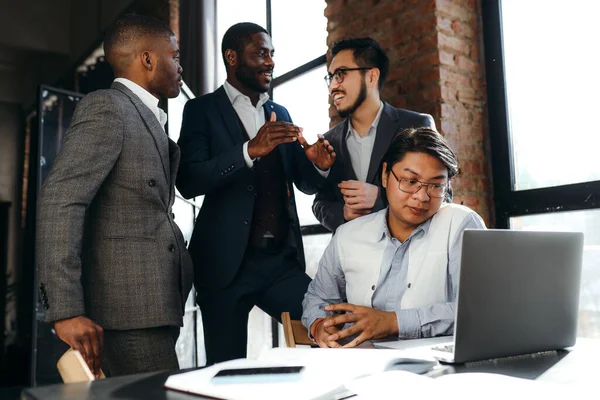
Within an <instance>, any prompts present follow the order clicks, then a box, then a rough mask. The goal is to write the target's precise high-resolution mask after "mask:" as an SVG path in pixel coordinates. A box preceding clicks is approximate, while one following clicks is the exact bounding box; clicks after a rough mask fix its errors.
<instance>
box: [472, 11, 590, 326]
mask: <svg viewBox="0 0 600 400" xmlns="http://www.w3.org/2000/svg"><path fill="white" fill-rule="evenodd" d="M482 9H483V27H484V38H485V54H486V74H487V79H488V102H489V115H490V136H491V142H492V143H491V144H492V164H493V173H494V176H493V179H494V197H495V203H496V225H497V227H499V228H513V229H526V230H551V231H579V232H583V233H584V237H585V246H584V255H583V274H582V288H581V299H580V300H581V301H580V315H579V332H578V334H579V336H583V337H600V251H599V249H600V237H599V236H600V234H599V231H598V227H599V226H600V210H599V209H600V181H599V179H600V164H599V163H598V162H597V155H596V153H597V151H598V150H597V149H598V147H600V132H599V130H600V128H598V126H597V124H594V123H589V121H591V120H593V117H594V115H595V114H596V112H597V110H598V109H599V108H600V100H598V96H597V94H598V93H600V83H599V82H598V80H597V79H594V78H593V77H594V76H595V75H596V73H595V69H596V65H597V64H598V61H600V56H598V54H597V52H594V51H590V50H589V49H592V48H596V47H597V43H596V42H597V37H598V35H597V33H596V31H595V28H594V27H595V22H596V21H595V19H596V15H597V13H598V12H599V11H600V3H598V2H593V1H587V0H573V1H571V2H569V3H568V4H567V3H565V2H548V1H543V0H528V1H517V0H499V1H489V2H488V1H486V2H483V3H482ZM557 21H560V29H556V26H557V25H556V24H557Z"/></svg>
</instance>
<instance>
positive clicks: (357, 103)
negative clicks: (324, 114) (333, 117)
mask: <svg viewBox="0 0 600 400" xmlns="http://www.w3.org/2000/svg"><path fill="white" fill-rule="evenodd" d="M366 98H367V82H366V81H365V77H364V76H363V78H362V82H361V85H360V92H359V93H358V97H357V98H356V100H354V103H352V105H351V106H350V107H348V108H346V109H344V110H338V114H339V115H340V117H342V118H347V117H349V116H350V115H352V113H353V112H354V111H356V109H357V108H358V107H360V105H361V104H362V103H364V101H365V99H366Z"/></svg>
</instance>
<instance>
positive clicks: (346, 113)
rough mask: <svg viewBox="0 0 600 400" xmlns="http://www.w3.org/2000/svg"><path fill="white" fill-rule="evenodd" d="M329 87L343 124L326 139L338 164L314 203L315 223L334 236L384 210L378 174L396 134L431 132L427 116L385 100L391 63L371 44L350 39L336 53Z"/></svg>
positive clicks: (332, 51) (335, 50)
mask: <svg viewBox="0 0 600 400" xmlns="http://www.w3.org/2000/svg"><path fill="white" fill-rule="evenodd" d="M331 55H332V57H333V58H332V60H331V64H330V65H329V72H328V74H327V76H326V77H325V81H326V82H327V85H328V87H329V94H330V95H331V97H332V99H333V104H334V106H335V108H336V109H337V111H338V113H339V115H340V116H341V117H343V118H345V119H344V121H342V122H341V123H339V124H338V125H336V126H334V127H333V128H332V129H331V130H330V131H329V132H327V133H326V134H325V138H326V139H327V140H329V143H330V144H331V145H332V146H333V148H334V149H336V153H337V162H336V163H335V164H334V165H333V166H332V167H331V171H330V174H329V176H328V178H327V184H326V185H325V186H324V187H323V188H322V189H321V190H319V192H318V193H317V195H316V196H315V200H314V203H313V213H314V214H315V217H317V219H318V220H319V221H320V222H321V224H322V225H323V226H325V227H326V228H327V229H329V230H330V231H332V232H333V231H335V230H336V229H337V227H338V226H340V225H342V224H343V223H344V222H347V221H350V220H353V219H355V218H357V217H360V216H362V215H366V214H369V213H371V212H376V211H379V210H381V209H383V208H384V204H383V198H382V196H381V192H380V190H379V177H380V175H381V174H378V173H377V170H378V168H379V164H380V162H381V157H382V156H383V154H385V152H386V150H387V149H388V146H389V144H390V143H391V141H392V139H393V137H394V136H395V134H396V133H397V132H398V131H400V130H403V129H406V128H410V127H415V128H417V127H431V128H433V129H435V123H434V122H433V118H431V116H430V115H428V114H420V113H417V112H414V111H409V110H402V109H398V108H394V107H392V106H390V105H389V104H387V103H384V102H382V101H381V100H380V96H379V93H380V91H381V88H382V86H383V83H384V82H385V78H386V77H387V74H388V67H389V59H388V57H387V55H386V53H385V51H384V50H383V49H382V48H381V46H380V45H379V43H377V42H376V41H375V40H373V39H371V38H359V39H347V40H342V41H340V42H338V43H336V44H335V45H334V46H333V47H332V49H331Z"/></svg>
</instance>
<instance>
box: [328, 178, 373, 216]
mask: <svg viewBox="0 0 600 400" xmlns="http://www.w3.org/2000/svg"><path fill="white" fill-rule="evenodd" d="M338 187H339V188H340V191H341V192H342V196H344V219H345V220H346V221H352V220H353V219H355V218H358V217H361V216H363V215H367V214H370V213H371V210H372V209H373V207H374V206H375V201H377V196H378V195H379V187H377V186H375V185H372V184H370V183H366V182H362V181H354V180H349V181H342V182H340V183H339V184H338Z"/></svg>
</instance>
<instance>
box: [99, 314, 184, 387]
mask: <svg viewBox="0 0 600 400" xmlns="http://www.w3.org/2000/svg"><path fill="white" fill-rule="evenodd" d="M178 337H179V327H178V326H161V327H157V328H146V329H132V330H126V331H117V330H109V329H107V330H105V331H104V352H103V354H102V371H103V372H104V374H105V375H106V376H119V375H129V374H137V373H140V372H154V371H164V370H170V371H173V370H178V369H179V362H178V361H177V354H176V353H175V343H176V342H177V338H178Z"/></svg>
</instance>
